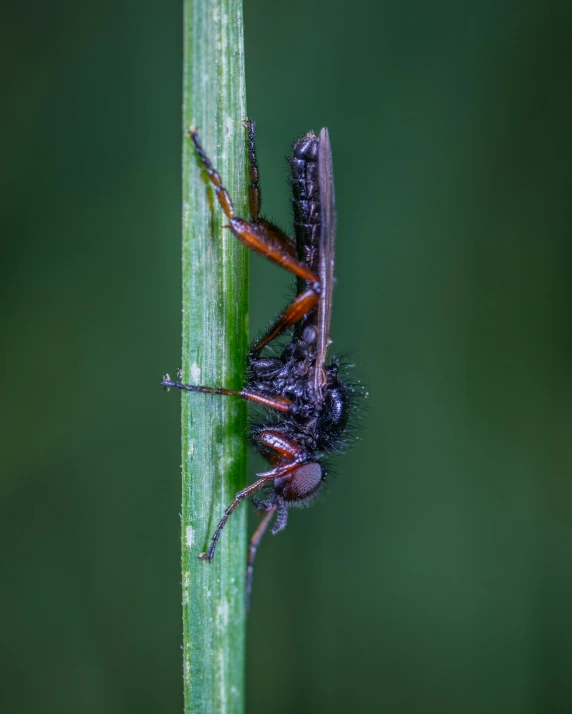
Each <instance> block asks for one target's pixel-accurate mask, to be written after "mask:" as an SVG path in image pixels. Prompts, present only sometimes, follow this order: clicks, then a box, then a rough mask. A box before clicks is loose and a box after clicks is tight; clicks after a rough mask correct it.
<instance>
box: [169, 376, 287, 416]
mask: <svg viewBox="0 0 572 714" xmlns="http://www.w3.org/2000/svg"><path fill="white" fill-rule="evenodd" d="M161 385H162V386H163V387H165V389H166V390H169V389H171V387H172V388H173V389H182V390H183V391H184V392H201V393H202V394H223V395H225V396H227V397H240V398H241V399H244V400H246V401H247V402H256V404H262V406H264V407H268V408H269V409H275V410H276V411H278V412H284V413H286V412H289V411H290V410H291V409H292V402H291V401H290V399H286V398H285V397H279V396H277V395H276V396H267V395H266V394H260V393H259V392H253V391H252V390H251V389H241V390H240V391H239V390H235V389H225V388H224V387H202V386H198V385H195V384H182V383H181V382H173V381H172V379H171V378H170V377H169V375H168V374H164V375H163V381H162V382H161Z"/></svg>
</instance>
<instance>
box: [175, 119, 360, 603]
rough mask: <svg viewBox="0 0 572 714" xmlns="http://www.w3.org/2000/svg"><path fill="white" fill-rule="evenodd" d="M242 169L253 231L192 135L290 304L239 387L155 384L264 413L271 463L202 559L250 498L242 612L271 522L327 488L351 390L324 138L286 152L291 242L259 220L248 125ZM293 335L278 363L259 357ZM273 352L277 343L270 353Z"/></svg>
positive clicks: (258, 432)
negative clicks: (336, 332) (252, 511)
mask: <svg viewBox="0 0 572 714" xmlns="http://www.w3.org/2000/svg"><path fill="white" fill-rule="evenodd" d="M245 126H246V129H247V149H248V166H249V180H250V185H249V207H250V221H246V220H244V219H243V218H239V217H237V216H236V215H235V211H234V206H233V203H232V200H231V198H230V196H229V194H228V192H227V190H226V189H225V188H224V186H223V184H222V180H221V177H220V176H219V174H218V173H217V171H216V169H215V168H214V167H213V165H212V163H211V161H210V160H209V158H208V156H207V155H206V153H205V151H204V149H203V147H202V145H201V142H200V140H199V136H198V132H197V130H196V129H194V128H191V129H190V130H189V136H190V138H191V140H192V141H193V143H194V145H195V148H196V151H197V155H198V157H199V159H200V161H201V163H202V165H203V167H204V169H205V170H206V172H207V174H208V177H209V179H210V181H211V183H212V185H213V187H214V190H215V193H216V197H217V199H218V202H219V204H220V206H221V208H222V210H223V211H224V213H225V215H226V217H227V218H228V222H229V228H230V230H231V231H232V233H233V234H234V235H235V236H236V237H237V238H238V239H239V240H241V241H242V242H243V243H244V244H245V245H246V246H248V247H249V248H251V249H252V250H255V251H256V252H257V253H260V254H261V255H263V256H265V257H266V258H268V260H271V261H272V262H274V263H277V264H278V265H280V266H282V267H283V268H285V269H286V270H288V271H289V272H290V273H292V274H293V275H294V276H296V279H297V291H296V297H295V298H294V300H293V301H292V303H291V304H290V305H288V307H287V308H286V309H285V310H284V312H283V313H282V314H281V315H280V316H279V317H278V318H277V320H276V321H275V323H274V324H273V326H272V327H271V328H270V329H269V330H268V332H266V334H265V335H264V336H263V337H262V339H260V340H259V341H258V342H257V343H256V344H255V345H254V346H253V347H252V348H251V350H250V352H249V355H248V360H247V362H248V364H247V379H246V386H245V387H244V388H243V389H242V390H239V391H235V390H230V389H226V388H224V387H206V386H198V385H191V384H181V383H180V382H176V381H172V380H171V378H170V377H169V375H164V377H163V381H162V384H163V386H164V387H165V388H166V389H168V388H171V387H174V388H176V389H182V390H186V391H189V392H206V393H210V394H221V395H227V396H234V397H240V398H242V399H245V400H247V401H249V402H254V403H256V404H259V405H262V406H263V407H266V409H267V417H266V419H265V420H264V421H263V423H261V424H258V425H255V426H252V427H251V437H252V440H253V442H254V444H255V446H256V447H257V449H258V450H259V451H260V453H261V454H262V455H263V456H264V457H265V458H266V459H267V460H268V461H269V462H270V464H271V468H270V470H268V471H266V472H264V473H259V474H257V476H258V478H257V480H256V481H255V482H254V483H252V484H251V485H249V486H248V487H247V488H245V489H244V490H242V491H239V492H238V493H237V494H236V496H235V497H234V500H233V501H232V503H231V504H230V505H229V506H228V508H227V509H226V511H225V513H224V515H223V516H222V518H221V520H220V522H219V524H218V526H217V527H216V529H215V531H214V533H213V535H212V538H211V541H210V546H209V548H208V550H207V552H206V553H203V554H202V555H201V557H202V558H203V559H204V560H206V561H209V562H210V561H211V560H212V559H213V557H214V554H215V550H216V547H217V543H218V540H219V538H220V535H221V533H222V531H223V528H224V526H225V524H226V522H227V520H228V518H229V517H230V515H231V514H232V512H233V511H234V510H235V508H236V507H237V506H238V505H239V504H240V503H241V502H242V501H243V500H245V499H247V498H252V501H253V503H254V505H255V506H256V507H257V508H258V510H259V512H261V513H262V514H263V517H262V520H261V521H260V524H259V526H258V528H257V529H256V531H255V533H254V535H253V536H252V539H251V541H250V546H249V551H248V562H247V603H248V602H249V600H250V592H251V587H252V575H253V567H254V558H255V555H256V551H257V549H258V546H259V544H260V541H261V539H262V537H263V535H264V533H265V532H266V530H267V529H268V526H269V525H270V522H271V520H272V518H273V517H275V522H274V525H273V527H272V531H271V532H272V533H273V534H276V533H278V532H280V531H282V530H283V529H284V528H285V527H286V522H287V518H288V509H289V508H290V507H292V506H305V505H308V504H309V503H310V502H311V501H312V499H313V498H314V497H315V496H316V494H317V493H318V491H319V490H320V489H321V487H322V485H323V482H324V480H325V478H326V470H325V467H324V465H323V459H324V456H325V455H327V454H328V453H331V452H333V451H335V450H336V448H338V446H339V444H340V442H341V439H342V435H343V432H344V430H345V429H346V424H347V420H348V415H349V410H350V403H351V391H352V390H351V388H350V387H349V386H348V385H346V384H344V382H343V381H342V380H341V379H340V378H339V377H338V368H339V364H338V362H337V361H336V360H335V359H333V360H331V361H330V362H327V359H326V358H327V351H328V347H329V344H330V337H329V331H330V318H331V313H332V293H333V289H334V241H335V234H336V209H335V196H334V177H333V167H332V153H331V148H330V140H329V135H328V130H327V129H322V130H321V131H320V133H319V135H318V136H315V135H314V134H313V133H308V134H306V135H305V136H303V137H302V138H301V139H299V140H298V141H297V142H296V143H295V144H294V147H293V151H292V156H291V159H290V171H291V184H292V191H293V197H292V205H293V209H294V230H295V236H296V238H295V241H294V240H293V239H292V238H290V237H289V236H288V235H286V233H284V232H283V231H282V230H281V229H280V228H279V227H278V226H276V225H274V224H272V223H270V222H269V221H267V220H266V219H264V218H263V217H261V215H260V208H261V191H260V186H259V171H258V163H257V158H256V149H255V124H254V122H251V121H246V122H245ZM289 328H292V334H291V339H290V341H289V342H287V343H286V345H285V346H282V347H281V349H280V352H279V353H277V354H276V353H274V354H270V355H266V356H265V355H264V354H263V350H264V348H265V347H267V346H268V345H269V343H271V342H273V341H274V340H276V338H278V337H279V336H280V335H281V334H282V333H283V332H285V331H286V330H288V329H289ZM275 344H277V343H275Z"/></svg>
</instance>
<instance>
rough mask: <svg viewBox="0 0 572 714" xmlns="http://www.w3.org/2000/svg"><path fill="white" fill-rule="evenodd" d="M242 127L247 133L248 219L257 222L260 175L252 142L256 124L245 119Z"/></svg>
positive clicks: (260, 202)
mask: <svg viewBox="0 0 572 714" xmlns="http://www.w3.org/2000/svg"><path fill="white" fill-rule="evenodd" d="M244 126H245V127H246V131H247V139H246V150H247V152H248V179H249V182H250V183H249V185H248V206H249V208H250V218H251V219H252V220H253V221H258V219H259V218H260V207H261V205H262V192H261V191H260V183H259V182H260V173H259V171H258V160H257V158H256V144H255V142H254V135H255V132H256V122H253V121H251V120H250V119H246V121H245V122H244Z"/></svg>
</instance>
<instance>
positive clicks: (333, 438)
mask: <svg viewBox="0 0 572 714" xmlns="http://www.w3.org/2000/svg"><path fill="white" fill-rule="evenodd" d="M314 365H315V356H314V350H313V348H312V347H308V345H307V344H306V343H305V342H304V340H303V339H302V340H293V341H292V342H290V343H288V344H287V346H286V347H285V349H284V351H283V352H282V354H281V355H280V356H279V357H262V358H258V357H256V358H254V357H253V358H251V360H250V362H249V385H250V386H251V387H252V388H253V389H256V390H258V391H260V392H262V393H263V394H279V395H280V396H281V397H285V398H286V399H290V400H291V401H292V402H294V404H295V409H294V412H293V413H292V414H288V415H284V416H281V418H280V422H279V424H278V425H277V428H279V429H280V430H281V431H283V433H284V434H286V435H288V436H289V437H295V438H296V439H297V440H298V441H299V442H301V443H302V444H303V445H304V446H305V448H306V449H307V450H308V452H310V453H312V452H314V451H322V450H323V451H332V450H334V449H335V448H336V446H337V444H338V442H339V440H340V437H341V436H342V433H343V431H344V429H345V426H346V423H347V418H348V413H349V407H350V405H349V396H348V391H347V389H346V387H345V385H344V384H343V383H342V382H340V381H339V379H338V365H337V363H335V362H333V363H331V364H329V365H326V366H325V367H324V373H325V377H326V386H325V388H324V390H323V396H324V398H323V401H322V402H320V401H319V400H317V399H316V395H315V394H314V392H313V381H312V379H311V378H310V376H311V375H312V374H313V370H314Z"/></svg>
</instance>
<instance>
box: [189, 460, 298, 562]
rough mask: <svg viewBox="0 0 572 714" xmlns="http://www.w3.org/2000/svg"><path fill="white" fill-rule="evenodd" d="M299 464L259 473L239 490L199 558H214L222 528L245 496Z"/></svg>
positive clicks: (289, 464)
mask: <svg viewBox="0 0 572 714" xmlns="http://www.w3.org/2000/svg"><path fill="white" fill-rule="evenodd" d="M298 466H299V465H298V464H297V463H295V462H291V463H287V464H281V465H280V466H277V467H276V468H274V469H272V470H271V471H265V472H264V473H261V474H258V476H260V478H259V479H258V481H255V482H254V483H253V484H251V485H250V486H247V487H246V488H244V489H243V490H242V491H239V492H238V493H237V494H236V496H235V497H234V499H233V501H232V503H231V504H230V506H229V507H228V508H227V509H226V511H225V512H224V516H223V517H222V518H221V519H220V522H219V524H218V526H217V527H216V529H215V532H214V533H213V536H212V538H211V544H210V546H209V549H208V550H207V552H206V553H201V554H200V556H199V558H202V559H203V560H208V561H209V563H210V561H211V560H212V559H213V556H214V553H215V550H216V544H217V541H218V539H219V538H220V534H221V532H222V529H223V528H224V527H225V525H226V522H227V521H228V519H229V517H230V514H231V513H232V512H233V511H234V509H235V508H236V507H237V506H238V505H239V503H241V502H242V501H244V499H245V498H248V497H249V496H252V494H253V493H256V491H258V489H260V488H262V486H264V484H265V483H266V482H267V481H272V480H273V479H275V478H280V477H281V476H289V475H290V474H291V473H292V471H294V470H295V469H296V468H297V467H298Z"/></svg>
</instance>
